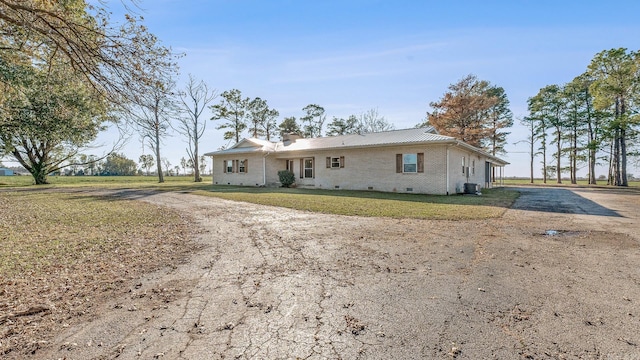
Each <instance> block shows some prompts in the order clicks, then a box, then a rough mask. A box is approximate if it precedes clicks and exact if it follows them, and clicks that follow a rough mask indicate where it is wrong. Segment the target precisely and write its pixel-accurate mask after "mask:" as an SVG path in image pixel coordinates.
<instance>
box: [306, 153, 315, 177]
mask: <svg viewBox="0 0 640 360" xmlns="http://www.w3.org/2000/svg"><path fill="white" fill-rule="evenodd" d="M304 177H305V178H312V177H313V158H306V159H304Z"/></svg>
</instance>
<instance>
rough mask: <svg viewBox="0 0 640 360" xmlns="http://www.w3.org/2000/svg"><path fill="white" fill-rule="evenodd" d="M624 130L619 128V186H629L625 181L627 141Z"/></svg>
mask: <svg viewBox="0 0 640 360" xmlns="http://www.w3.org/2000/svg"><path fill="white" fill-rule="evenodd" d="M625 138H626V131H625V130H624V128H623V129H621V130H620V180H621V182H620V186H629V183H628V181H627V142H626V140H625Z"/></svg>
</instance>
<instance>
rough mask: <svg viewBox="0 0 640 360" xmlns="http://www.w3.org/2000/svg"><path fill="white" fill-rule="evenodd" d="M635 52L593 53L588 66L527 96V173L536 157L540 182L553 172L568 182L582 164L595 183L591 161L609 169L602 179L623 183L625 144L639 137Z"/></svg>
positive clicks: (639, 68)
mask: <svg viewBox="0 0 640 360" xmlns="http://www.w3.org/2000/svg"><path fill="white" fill-rule="evenodd" d="M639 89H640V53H638V52H634V51H628V50H627V49H625V48H618V49H611V50H605V51H602V52H600V53H598V54H596V55H595V57H594V58H593V59H592V60H591V63H590V64H589V66H588V67H587V70H586V71H585V72H584V73H582V74H580V75H579V76H577V77H575V78H574V79H573V80H572V81H570V82H569V83H566V84H562V85H556V84H554V85H548V86H545V87H543V88H542V89H540V91H539V92H538V94H536V95H535V96H533V97H531V98H529V99H528V115H527V116H526V117H525V118H524V119H523V120H522V123H523V124H524V125H526V126H527V128H528V131H529V136H528V139H527V141H528V143H529V146H530V172H531V176H530V177H531V179H530V180H531V182H533V173H534V163H535V159H536V157H538V156H540V157H541V158H542V159H541V163H542V173H543V181H544V182H545V183H546V182H547V180H548V179H549V178H552V177H553V176H554V175H555V177H556V182H557V183H562V175H563V174H567V173H568V174H569V177H570V181H571V183H572V184H575V183H576V182H577V176H576V173H577V171H578V170H579V169H581V168H583V167H584V166H586V167H587V170H588V182H589V184H596V166H598V165H604V166H606V167H607V168H608V172H607V177H606V178H607V184H609V185H618V186H627V185H628V179H627V178H628V174H627V161H628V160H627V159H628V157H629V156H632V155H636V154H637V153H636V151H635V150H634V149H633V148H632V147H630V144H631V143H632V142H633V141H634V140H636V139H637V137H638V123H639V118H638V115H637V114H638V110H640V108H639V104H640V103H639V100H640V98H639V96H640V94H639V93H638V90H639Z"/></svg>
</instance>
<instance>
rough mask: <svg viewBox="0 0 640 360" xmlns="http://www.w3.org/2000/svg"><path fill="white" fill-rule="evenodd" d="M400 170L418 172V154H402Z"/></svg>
mask: <svg viewBox="0 0 640 360" xmlns="http://www.w3.org/2000/svg"><path fill="white" fill-rule="evenodd" d="M402 172H405V173H415V172H418V154H403V155H402Z"/></svg>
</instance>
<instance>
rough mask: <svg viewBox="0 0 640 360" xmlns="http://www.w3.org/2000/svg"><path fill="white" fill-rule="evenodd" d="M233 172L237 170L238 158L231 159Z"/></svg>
mask: <svg viewBox="0 0 640 360" xmlns="http://www.w3.org/2000/svg"><path fill="white" fill-rule="evenodd" d="M233 172H234V173H237V172H238V160H233Z"/></svg>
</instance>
